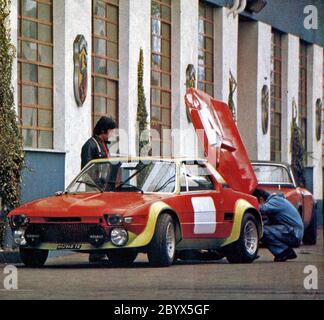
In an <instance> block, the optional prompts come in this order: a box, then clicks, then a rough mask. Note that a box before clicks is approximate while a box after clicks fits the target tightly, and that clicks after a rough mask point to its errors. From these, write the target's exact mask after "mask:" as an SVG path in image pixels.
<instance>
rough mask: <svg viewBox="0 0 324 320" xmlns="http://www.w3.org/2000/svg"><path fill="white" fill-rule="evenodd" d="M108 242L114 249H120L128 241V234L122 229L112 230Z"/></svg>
mask: <svg viewBox="0 0 324 320" xmlns="http://www.w3.org/2000/svg"><path fill="white" fill-rule="evenodd" d="M110 240H111V242H112V243H113V245H115V246H116V247H122V246H124V245H125V244H126V243H127V241H128V233H127V231H126V230H125V229H122V228H115V229H112V230H111V233H110Z"/></svg>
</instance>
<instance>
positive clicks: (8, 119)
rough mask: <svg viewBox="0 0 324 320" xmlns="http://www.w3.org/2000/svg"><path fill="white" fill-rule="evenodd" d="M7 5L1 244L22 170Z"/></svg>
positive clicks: (0, 70)
mask: <svg viewBox="0 0 324 320" xmlns="http://www.w3.org/2000/svg"><path fill="white" fill-rule="evenodd" d="M10 4H11V1H10V0H0V43H1V45H0V214H1V216H2V223H1V222H0V225H1V226H0V229H1V230H0V244H1V243H2V235H3V232H2V231H3V229H4V220H5V217H6V215H7V214H8V213H9V211H10V210H12V209H14V208H15V207H17V206H18V205H19V200H20V185H21V171H22V169H23V167H24V152H23V143H22V137H21V133H20V130H19V128H18V123H17V116H16V110H15V105H14V97H13V87H12V85H11V79H12V65H13V59H14V57H15V53H16V50H15V48H14V46H13V45H12V44H11V42H10V41H11V39H10V28H9V14H10ZM0 221H1V218H0Z"/></svg>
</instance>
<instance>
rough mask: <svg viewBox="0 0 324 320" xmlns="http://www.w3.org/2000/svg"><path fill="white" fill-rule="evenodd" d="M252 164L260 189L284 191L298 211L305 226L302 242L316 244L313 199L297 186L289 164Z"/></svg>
mask: <svg viewBox="0 0 324 320" xmlns="http://www.w3.org/2000/svg"><path fill="white" fill-rule="evenodd" d="M252 166H253V168H254V171H255V174H256V176H257V178H258V183H259V185H258V187H259V188H260V189H263V190H266V191H268V192H269V193H275V192H276V193H284V194H285V195H286V197H287V199H288V200H289V201H290V202H291V203H292V204H293V205H294V206H295V207H296V209H297V210H298V211H299V213H300V215H301V217H302V219H303V222H304V228H305V233H304V238H303V243H304V244H306V245H314V244H316V240H317V221H316V211H315V199H314V197H313V195H312V193H311V192H309V191H308V190H307V189H305V188H300V187H298V186H297V184H296V182H295V178H294V175H293V172H292V170H291V167H290V165H289V164H286V163H281V162H270V161H266V162H264V161H254V162H252Z"/></svg>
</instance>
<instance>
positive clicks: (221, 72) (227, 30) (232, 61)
mask: <svg viewBox="0 0 324 320" xmlns="http://www.w3.org/2000/svg"><path fill="white" fill-rule="evenodd" d="M228 12H229V9H228V8H223V7H222V8H217V9H215V15H214V17H215V19H214V20H215V28H214V33H215V46H214V48H215V49H214V74H215V85H214V91H215V98H216V99H218V100H221V101H224V102H226V103H227V102H228V96H229V93H230V89H229V79H230V72H231V73H232V75H233V76H234V78H235V79H236V81H237V59H238V20H239V19H238V16H236V17H235V18H233V15H232V14H231V15H230V16H228ZM233 98H234V103H235V106H236V107H237V90H236V92H235V94H234V97H233Z"/></svg>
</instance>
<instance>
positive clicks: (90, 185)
mask: <svg viewBox="0 0 324 320" xmlns="http://www.w3.org/2000/svg"><path fill="white" fill-rule="evenodd" d="M76 182H77V183H84V184H85V185H87V186H89V187H94V188H96V189H98V190H99V191H100V192H101V193H103V192H104V190H103V189H102V188H100V187H99V186H98V185H97V184H96V183H94V182H91V181H83V180H77V181H76Z"/></svg>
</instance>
